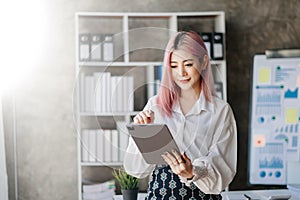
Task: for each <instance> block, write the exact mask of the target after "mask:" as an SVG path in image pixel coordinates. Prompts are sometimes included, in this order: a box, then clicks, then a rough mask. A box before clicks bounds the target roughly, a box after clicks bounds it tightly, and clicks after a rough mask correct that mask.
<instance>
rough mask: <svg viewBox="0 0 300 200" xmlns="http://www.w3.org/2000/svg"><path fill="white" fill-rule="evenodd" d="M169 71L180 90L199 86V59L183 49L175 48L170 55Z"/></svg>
mask: <svg viewBox="0 0 300 200" xmlns="http://www.w3.org/2000/svg"><path fill="white" fill-rule="evenodd" d="M170 64H171V73H172V78H173V80H174V81H175V83H176V85H178V87H179V88H180V89H181V90H190V89H199V88H200V69H201V67H200V62H199V59H198V58H197V57H196V56H194V55H192V54H190V53H188V52H185V51H183V50H175V51H174V52H173V53H172V55H171V63H170Z"/></svg>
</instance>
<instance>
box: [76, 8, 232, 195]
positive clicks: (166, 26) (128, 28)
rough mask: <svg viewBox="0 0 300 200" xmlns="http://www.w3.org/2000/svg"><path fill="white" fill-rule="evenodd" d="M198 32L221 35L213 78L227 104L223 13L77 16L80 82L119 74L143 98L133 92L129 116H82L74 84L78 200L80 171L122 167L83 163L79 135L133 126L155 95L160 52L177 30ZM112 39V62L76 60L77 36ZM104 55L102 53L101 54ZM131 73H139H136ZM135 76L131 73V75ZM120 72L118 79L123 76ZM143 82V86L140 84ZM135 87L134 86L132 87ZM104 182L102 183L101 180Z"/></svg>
mask: <svg viewBox="0 0 300 200" xmlns="http://www.w3.org/2000/svg"><path fill="white" fill-rule="evenodd" d="M187 28H188V29H190V30H194V31H196V32H212V33H213V32H220V33H223V36H224V40H223V41H224V44H223V45H224V59H223V60H211V63H212V68H213V73H214V78H215V81H216V82H221V83H222V93H223V99H225V100H226V99H227V83H226V82H227V81H226V51H225V37H226V34H225V13H224V12H223V11H212V12H176V13H173V12H164V13H103V12H78V13H76V14H75V40H76V44H75V47H76V66H75V70H76V76H77V78H78V80H79V78H80V77H81V74H82V73H83V74H85V75H92V74H93V73H94V72H104V71H109V72H111V74H112V75H114V73H115V74H117V75H118V76H120V71H122V73H123V74H126V75H128V74H130V75H131V76H133V79H134V85H135V89H136V90H139V89H140V88H143V92H142V94H143V95H140V94H139V93H134V97H132V98H134V99H135V100H136V99H137V100H141V101H135V106H134V107H138V108H139V109H137V110H136V109H135V110H131V111H127V110H125V111H115V112H110V111H108V112H107V111H103V112H102V111H101V112H96V111H84V110H82V108H81V106H82V101H83V98H82V96H81V95H82V94H81V89H80V87H81V83H82V82H81V81H77V87H76V96H75V102H74V105H76V106H75V107H76V108H75V114H76V129H77V134H78V137H77V138H78V139H77V155H78V156H77V163H78V164H77V167H78V199H79V200H81V199H82V192H81V187H82V186H81V183H82V179H83V178H86V177H84V174H83V168H86V167H103V166H110V167H116V166H121V165H122V162H119V161H117V162H86V161H85V162H83V161H82V157H81V148H82V147H81V139H80V138H81V137H80V135H81V131H82V129H89V128H91V129H95V128H97V127H95V123H94V124H93V123H89V121H95V119H96V121H101V120H102V118H104V119H105V120H106V121H105V120H104V122H103V123H104V124H109V123H110V121H114V120H120V119H121V120H124V121H126V122H130V121H131V117H132V116H134V115H136V114H137V113H138V110H140V109H142V107H143V105H141V104H143V103H141V102H144V103H145V102H146V101H147V99H148V97H150V96H151V95H153V87H154V86H151V84H148V83H154V82H155V76H154V69H155V67H156V66H158V65H162V61H163V50H164V48H165V45H166V43H167V41H168V39H169V37H170V36H171V35H172V34H174V33H175V32H176V31H178V30H185V29H187ZM89 33H90V34H94V33H97V34H103V35H106V34H112V35H113V36H114V40H113V42H114V43H113V44H114V51H113V55H114V58H113V59H112V60H111V61H95V60H89V59H87V60H84V61H82V60H80V59H79V58H81V56H79V53H80V48H79V45H80V42H79V36H80V35H81V34H89ZM102 50H103V49H102ZM133 69H137V70H136V71H134V70H133ZM133 71H134V72H133ZM122 73H121V75H122ZM142 81H144V82H142ZM136 85H137V86H136ZM99 181H102V180H99Z"/></svg>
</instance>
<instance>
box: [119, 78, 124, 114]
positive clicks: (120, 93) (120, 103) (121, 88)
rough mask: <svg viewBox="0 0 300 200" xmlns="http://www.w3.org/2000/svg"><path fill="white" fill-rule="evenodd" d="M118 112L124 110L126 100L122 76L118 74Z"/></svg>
mask: <svg viewBox="0 0 300 200" xmlns="http://www.w3.org/2000/svg"><path fill="white" fill-rule="evenodd" d="M117 79H118V80H117V112H122V111H124V110H123V108H124V106H123V102H124V95H123V86H122V83H123V81H122V79H123V78H122V76H117Z"/></svg>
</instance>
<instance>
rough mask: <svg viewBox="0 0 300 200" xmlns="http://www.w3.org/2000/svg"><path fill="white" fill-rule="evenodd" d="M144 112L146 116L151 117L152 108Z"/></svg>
mask: <svg viewBox="0 0 300 200" xmlns="http://www.w3.org/2000/svg"><path fill="white" fill-rule="evenodd" d="M145 114H146V115H147V117H152V115H153V111H152V110H146V111H145Z"/></svg>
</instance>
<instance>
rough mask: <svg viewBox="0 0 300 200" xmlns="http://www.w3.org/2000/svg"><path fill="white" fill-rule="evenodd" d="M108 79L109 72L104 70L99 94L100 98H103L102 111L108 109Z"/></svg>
mask: <svg viewBox="0 0 300 200" xmlns="http://www.w3.org/2000/svg"><path fill="white" fill-rule="evenodd" d="M109 80H110V72H104V73H103V75H102V89H103V90H102V95H101V98H102V100H103V102H102V106H101V108H102V111H103V112H109V109H108V103H109V102H108V97H107V96H108V94H109V93H110V91H109V88H108V85H109V83H108V81H109Z"/></svg>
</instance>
